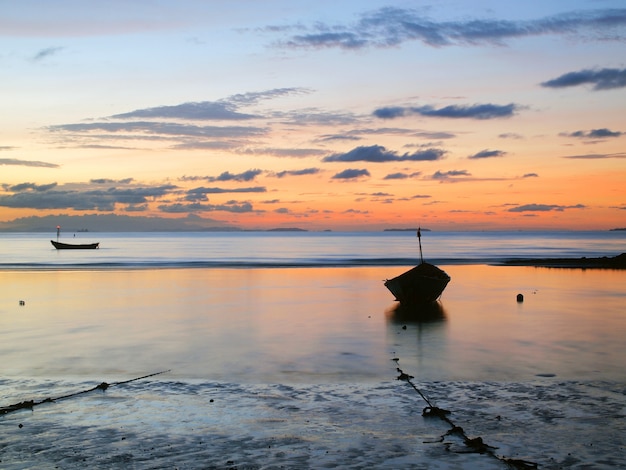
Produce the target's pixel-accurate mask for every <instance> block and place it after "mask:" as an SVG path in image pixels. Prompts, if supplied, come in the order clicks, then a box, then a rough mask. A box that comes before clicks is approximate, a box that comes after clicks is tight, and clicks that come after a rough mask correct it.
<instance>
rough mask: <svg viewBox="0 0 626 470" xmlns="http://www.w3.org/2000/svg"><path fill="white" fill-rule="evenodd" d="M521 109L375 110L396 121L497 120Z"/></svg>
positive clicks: (488, 106) (484, 106)
mask: <svg viewBox="0 0 626 470" xmlns="http://www.w3.org/2000/svg"><path fill="white" fill-rule="evenodd" d="M519 109H520V106H519V105H516V104H513V103H509V104H506V105H498V104H491V103H485V104H473V105H454V104H453V105H449V106H445V107H443V108H438V109H437V108H434V107H433V106H429V105H426V106H418V107H400V106H396V107H385V108H379V109H376V110H374V113H373V114H374V116H376V117H378V118H381V119H394V118H398V117H404V116H411V115H414V114H416V115H419V116H425V117H440V118H451V119H461V118H464V119H496V118H504V117H510V116H513V115H514V114H515V113H516V111H518V110H519Z"/></svg>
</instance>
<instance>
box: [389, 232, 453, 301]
mask: <svg viewBox="0 0 626 470" xmlns="http://www.w3.org/2000/svg"><path fill="white" fill-rule="evenodd" d="M417 238H418V240H419V247H420V260H421V263H420V264H418V265H417V266H415V267H414V268H411V269H409V270H408V271H406V272H404V273H402V274H400V275H399V276H396V277H394V278H393V279H387V280H385V287H386V288H387V289H389V291H390V292H391V293H392V294H393V295H394V296H395V298H396V300H397V301H399V302H400V303H401V304H402V305H424V304H428V303H431V302H435V301H437V300H438V299H439V297H441V294H442V293H443V291H444V289H445V288H446V286H447V285H448V283H449V282H450V276H448V274H447V273H446V272H445V271H443V270H441V269H439V268H438V267H437V266H435V265H434V264H430V263H426V262H424V257H423V256H422V240H421V233H420V229H419V228H418V229H417Z"/></svg>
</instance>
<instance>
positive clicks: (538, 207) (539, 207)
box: [508, 204, 586, 212]
mask: <svg viewBox="0 0 626 470" xmlns="http://www.w3.org/2000/svg"><path fill="white" fill-rule="evenodd" d="M585 208H586V206H585V205H584V204H575V205H573V206H561V205H558V204H525V205H522V206H516V207H511V208H510V209H508V211H509V212H550V211H558V212H563V211H564V210H566V209H585Z"/></svg>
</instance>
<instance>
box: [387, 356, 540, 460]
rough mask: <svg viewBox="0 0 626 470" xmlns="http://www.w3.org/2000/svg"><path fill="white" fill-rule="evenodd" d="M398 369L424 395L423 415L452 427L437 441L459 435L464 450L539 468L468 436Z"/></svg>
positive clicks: (399, 377)
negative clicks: (500, 454)
mask: <svg viewBox="0 0 626 470" xmlns="http://www.w3.org/2000/svg"><path fill="white" fill-rule="evenodd" d="M394 361H397V359H394ZM396 370H397V371H398V372H399V373H400V375H399V376H398V380H403V381H405V382H407V383H408V384H409V385H410V386H411V387H413V389H414V390H415V391H416V392H417V393H418V394H419V395H420V397H422V399H423V400H424V401H425V402H426V404H427V405H428V406H427V407H425V408H424V409H423V410H422V416H424V417H425V418H431V417H434V418H439V419H441V420H443V421H445V422H446V423H448V424H449V425H450V426H451V427H450V429H449V430H448V431H447V432H446V433H445V434H443V435H442V436H441V437H440V439H439V440H438V441H437V442H443V440H444V439H445V437H446V436H450V435H457V436H460V437H461V438H462V439H463V442H464V443H465V445H466V446H467V447H468V450H467V451H464V452H468V453H472V452H475V453H479V454H488V455H490V456H492V457H494V458H496V459H498V460H500V461H502V462H504V463H506V464H507V465H508V466H509V467H511V468H514V469H519V470H527V469H532V468H539V467H538V465H537V464H536V463H535V462H529V461H527V460H521V459H507V458H505V457H501V456H499V455H498V454H497V453H496V452H495V449H496V447H492V446H490V445H488V444H486V443H485V442H484V441H483V438H482V437H475V438H474V439H470V438H469V437H468V436H467V434H465V431H464V430H463V428H462V427H461V426H457V425H456V424H454V422H453V421H452V420H451V419H450V418H449V415H450V414H451V412H450V411H448V410H444V409H443V408H438V407H436V406H434V405H433V404H432V403H431V401H430V400H429V399H428V398H427V397H426V395H425V394H424V393H422V391H421V390H420V389H419V388H417V386H416V385H415V384H414V383H413V382H412V379H413V378H414V377H413V376H412V375H408V374H405V373H404V372H403V371H402V369H400V368H399V367H398V368H397V369H396ZM457 452H459V453H461V452H462V451H457Z"/></svg>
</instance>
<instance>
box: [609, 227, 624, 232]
mask: <svg viewBox="0 0 626 470" xmlns="http://www.w3.org/2000/svg"><path fill="white" fill-rule="evenodd" d="M620 230H626V227H624V228H612V229H611V230H609V232H619V231H620Z"/></svg>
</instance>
